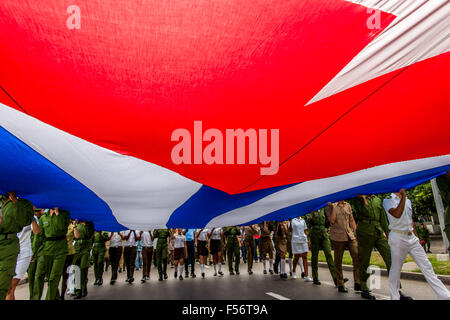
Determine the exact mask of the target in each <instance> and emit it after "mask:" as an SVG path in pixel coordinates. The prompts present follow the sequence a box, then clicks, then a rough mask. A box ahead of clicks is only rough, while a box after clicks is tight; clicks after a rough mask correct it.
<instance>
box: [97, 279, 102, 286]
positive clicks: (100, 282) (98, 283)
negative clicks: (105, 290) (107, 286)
mask: <svg viewBox="0 0 450 320" xmlns="http://www.w3.org/2000/svg"><path fill="white" fill-rule="evenodd" d="M102 284H103V279H101V278H100V279H98V282H97V285H98V286H101V285H102Z"/></svg>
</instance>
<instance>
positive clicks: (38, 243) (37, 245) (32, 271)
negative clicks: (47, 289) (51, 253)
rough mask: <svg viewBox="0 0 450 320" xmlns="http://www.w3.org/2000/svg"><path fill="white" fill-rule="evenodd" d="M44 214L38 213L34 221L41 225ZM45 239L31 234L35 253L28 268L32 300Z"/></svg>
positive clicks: (32, 247) (32, 250)
mask: <svg viewBox="0 0 450 320" xmlns="http://www.w3.org/2000/svg"><path fill="white" fill-rule="evenodd" d="M43 214H44V210H41V212H37V213H36V214H35V217H34V219H36V221H37V223H38V224H39V218H40V217H41V216H42V215H43ZM43 239H44V237H43V234H42V233H40V234H34V232H32V233H31V239H30V240H31V252H32V253H33V255H32V257H31V261H30V265H29V266H28V270H27V274H28V289H29V291H30V300H31V299H32V297H33V290H34V279H35V275H36V267H37V261H38V258H39V253H40V252H41V251H42V248H43V243H44V241H43Z"/></svg>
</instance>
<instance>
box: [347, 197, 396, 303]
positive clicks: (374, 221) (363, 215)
mask: <svg viewBox="0 0 450 320" xmlns="http://www.w3.org/2000/svg"><path fill="white" fill-rule="evenodd" d="M350 202H351V204H352V206H353V212H354V213H355V215H356V220H357V221H358V224H357V227H356V238H357V240H358V260H359V278H360V281H361V289H362V292H361V297H363V298H365V299H370V300H375V297H374V296H373V295H371V294H370V293H369V288H368V286H367V279H368V278H369V274H368V273H367V268H368V267H369V266H370V256H371V255H372V251H373V248H376V249H377V250H378V252H379V253H380V254H381V256H382V257H383V260H384V263H385V264H386V267H387V269H388V270H389V269H390V268H391V250H390V247H389V244H388V241H387V239H386V236H385V234H386V233H388V232H389V227H388V226H389V222H388V220H387V216H386V212H385V211H384V208H383V202H382V200H381V199H380V198H379V197H377V196H375V195H372V196H358V197H357V198H355V199H352V200H351V201H350Z"/></svg>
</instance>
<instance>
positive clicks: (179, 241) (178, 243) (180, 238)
mask: <svg viewBox="0 0 450 320" xmlns="http://www.w3.org/2000/svg"><path fill="white" fill-rule="evenodd" d="M174 239H175V244H174V248H184V242H185V241H186V236H185V235H179V234H176V235H174Z"/></svg>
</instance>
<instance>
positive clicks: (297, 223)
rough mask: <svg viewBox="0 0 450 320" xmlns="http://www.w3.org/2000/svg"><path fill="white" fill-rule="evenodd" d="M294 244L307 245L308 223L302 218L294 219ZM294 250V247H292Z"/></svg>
mask: <svg viewBox="0 0 450 320" xmlns="http://www.w3.org/2000/svg"><path fill="white" fill-rule="evenodd" d="M291 223H292V239H291V241H292V243H294V242H295V243H305V242H306V243H307V242H308V238H307V237H306V234H305V230H307V229H308V227H307V225H306V221H305V220H304V219H302V218H295V219H292V222H291ZM292 248H293V247H292Z"/></svg>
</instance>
